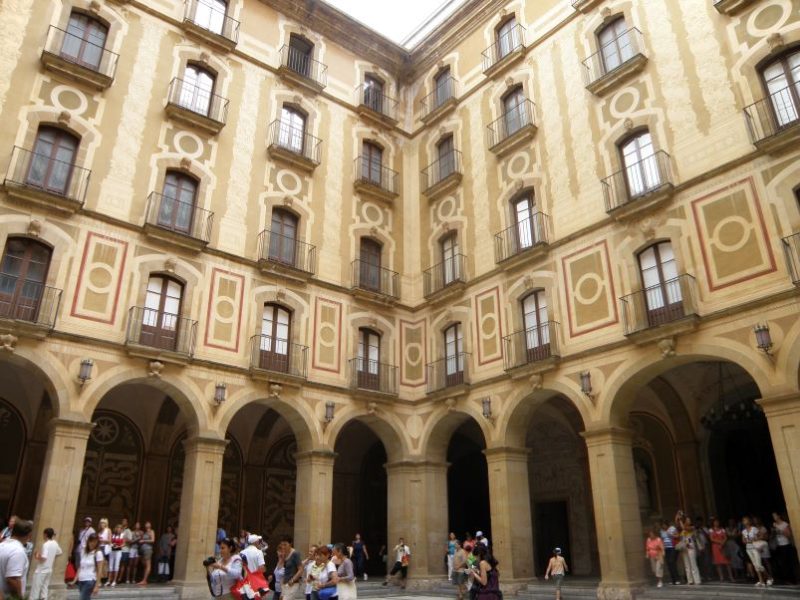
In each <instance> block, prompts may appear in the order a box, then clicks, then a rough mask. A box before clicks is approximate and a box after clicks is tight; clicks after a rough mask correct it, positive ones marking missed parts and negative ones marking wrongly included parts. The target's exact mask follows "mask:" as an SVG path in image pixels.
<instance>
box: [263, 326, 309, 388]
mask: <svg viewBox="0 0 800 600" xmlns="http://www.w3.org/2000/svg"><path fill="white" fill-rule="evenodd" d="M307 363H308V346H303V345H301V344H295V343H294V342H290V341H289V340H283V339H280V338H276V337H274V336H271V335H254V336H253V337H251V338H250V367H251V368H252V369H256V370H259V371H269V372H272V373H285V374H286V375H291V376H293V377H301V378H303V379H305V378H306V377H307V376H308V366H307Z"/></svg>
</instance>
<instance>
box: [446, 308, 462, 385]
mask: <svg viewBox="0 0 800 600" xmlns="http://www.w3.org/2000/svg"><path fill="white" fill-rule="evenodd" d="M444 358H445V382H446V384H447V385H448V386H449V385H457V384H459V383H463V382H464V335H463V333H462V331H461V323H454V324H453V325H450V327H448V328H447V329H445V330H444Z"/></svg>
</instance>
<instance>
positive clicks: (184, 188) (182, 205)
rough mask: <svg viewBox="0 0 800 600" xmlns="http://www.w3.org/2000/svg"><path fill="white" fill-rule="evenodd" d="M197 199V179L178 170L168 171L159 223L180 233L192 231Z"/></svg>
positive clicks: (159, 212) (159, 211)
mask: <svg viewBox="0 0 800 600" xmlns="http://www.w3.org/2000/svg"><path fill="white" fill-rule="evenodd" d="M196 201H197V180H196V179H195V178H194V177H190V176H189V175H186V174H184V173H180V172H178V171H168V172H167V176H166V178H165V179H164V191H163V194H162V198H161V205H160V207H159V210H158V224H159V226H161V227H164V228H166V229H171V230H173V231H178V232H180V233H187V234H188V233H191V231H192V220H193V219H194V207H195V202H196Z"/></svg>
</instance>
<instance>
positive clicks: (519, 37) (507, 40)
mask: <svg viewBox="0 0 800 600" xmlns="http://www.w3.org/2000/svg"><path fill="white" fill-rule="evenodd" d="M481 55H482V56H483V74H484V75H486V76H487V77H492V76H493V75H497V74H498V73H501V72H502V71H505V70H506V69H507V68H508V67H510V66H511V65H513V64H514V63H516V62H517V61H519V60H521V59H522V57H523V56H525V28H524V27H523V26H522V25H515V26H514V27H513V28H512V29H511V30H510V31H508V32H507V33H505V34H503V35H501V36H499V37H498V38H497V39H496V40H495V41H494V43H493V44H492V45H491V46H489V47H488V48H486V50H484V51H483V52H482V53H481Z"/></svg>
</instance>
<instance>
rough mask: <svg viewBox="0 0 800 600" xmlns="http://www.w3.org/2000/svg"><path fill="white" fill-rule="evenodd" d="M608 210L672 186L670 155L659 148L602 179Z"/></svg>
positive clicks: (610, 210)
mask: <svg viewBox="0 0 800 600" xmlns="http://www.w3.org/2000/svg"><path fill="white" fill-rule="evenodd" d="M601 183H602V185H603V198H604V200H605V203H606V212H609V213H610V212H612V211H614V210H616V209H618V208H620V207H622V206H625V205H626V204H628V202H632V201H634V200H636V199H638V198H642V197H643V196H647V195H648V194H651V193H653V192H655V191H657V190H660V189H662V188H664V187H665V186H671V185H672V184H673V181H672V170H671V169H670V156H669V154H667V153H666V152H664V151H663V150H659V151H658V152H655V153H654V154H651V155H650V156H648V157H646V158H643V159H642V160H640V161H637V162H635V163H631V164H630V165H627V166H626V167H625V168H624V169H622V170H621V171H617V172H616V173H614V174H613V175H610V176H608V177H606V178H605V179H603V180H602V181H601Z"/></svg>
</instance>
